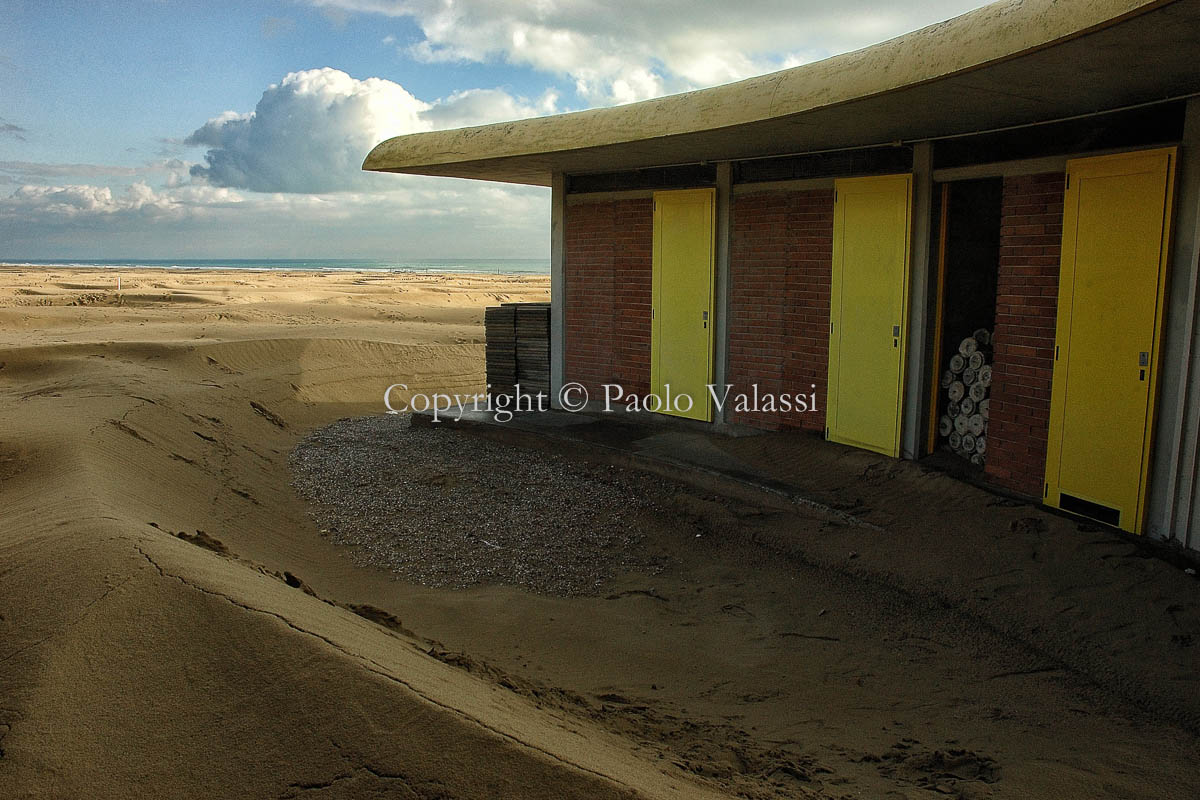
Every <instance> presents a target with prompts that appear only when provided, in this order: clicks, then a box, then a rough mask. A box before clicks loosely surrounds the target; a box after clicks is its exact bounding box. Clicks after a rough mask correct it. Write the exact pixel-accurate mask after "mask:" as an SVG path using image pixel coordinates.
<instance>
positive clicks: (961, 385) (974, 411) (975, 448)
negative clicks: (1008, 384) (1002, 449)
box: [938, 328, 992, 466]
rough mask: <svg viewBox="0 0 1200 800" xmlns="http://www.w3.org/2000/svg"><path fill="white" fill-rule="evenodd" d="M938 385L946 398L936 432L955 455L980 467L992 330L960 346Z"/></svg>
mask: <svg viewBox="0 0 1200 800" xmlns="http://www.w3.org/2000/svg"><path fill="white" fill-rule="evenodd" d="M941 386H942V390H943V391H945V393H946V397H945V401H944V404H943V412H942V416H941V419H940V420H939V423H938V433H940V434H941V436H942V440H943V441H944V442H945V443H946V444H947V446H948V447H949V448H950V450H951V451H953V452H954V453H955V454H956V455H958V456H961V457H962V458H965V459H968V460H969V461H970V462H971V463H972V464H977V465H981V466H982V465H983V463H984V461H985V459H986V457H987V430H988V418H989V416H990V408H989V406H990V405H991V401H990V399H989V397H990V395H991V388H992V334H991V331H988V330H987V329H985V328H980V329H978V330H977V331H975V332H974V333H973V334H971V335H970V336H968V337H967V338H965V339H963V340H962V342H961V343H959V345H958V352H956V353H954V354H953V355H952V356H950V360H949V362H948V363H947V364H946V370H945V371H944V372H943V373H942V378H941Z"/></svg>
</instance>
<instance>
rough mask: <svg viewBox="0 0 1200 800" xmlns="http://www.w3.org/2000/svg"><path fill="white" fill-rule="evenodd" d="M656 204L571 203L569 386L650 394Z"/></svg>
mask: <svg viewBox="0 0 1200 800" xmlns="http://www.w3.org/2000/svg"><path fill="white" fill-rule="evenodd" d="M653 227H654V210H653V205H652V201H651V200H650V198H648V197H647V198H638V199H631V200H605V201H600V202H593V203H572V204H569V205H568V206H567V210H566V220H565V230H564V238H565V240H566V241H565V246H566V247H565V249H566V252H565V260H566V265H565V277H566V281H565V289H566V297H565V301H566V302H565V312H566V320H565V327H566V331H565V332H566V346H565V352H564V355H565V356H566V370H565V380H567V381H579V382H580V383H582V384H583V385H585V386H587V387H588V392H589V393H590V394H591V397H592V399H594V400H601V399H603V390H602V389H601V388H600V387H601V385H602V384H605V383H617V384H620V385H621V386H622V387H624V389H625V391H627V392H637V393H638V394H646V393H647V392H649V391H650V300H651V294H650V293H651V284H650V279H651V272H650V270H651V248H652V245H653Z"/></svg>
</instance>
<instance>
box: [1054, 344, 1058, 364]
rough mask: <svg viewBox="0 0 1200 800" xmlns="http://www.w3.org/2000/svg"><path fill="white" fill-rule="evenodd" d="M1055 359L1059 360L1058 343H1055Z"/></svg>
mask: <svg viewBox="0 0 1200 800" xmlns="http://www.w3.org/2000/svg"><path fill="white" fill-rule="evenodd" d="M1054 360H1055V361H1058V345H1054Z"/></svg>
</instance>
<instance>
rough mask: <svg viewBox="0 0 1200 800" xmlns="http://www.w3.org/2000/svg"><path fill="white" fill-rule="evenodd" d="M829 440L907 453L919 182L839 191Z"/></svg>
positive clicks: (854, 181)
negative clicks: (903, 424)
mask: <svg viewBox="0 0 1200 800" xmlns="http://www.w3.org/2000/svg"><path fill="white" fill-rule="evenodd" d="M835 191H836V199H835V200H834V217H833V220H834V221H833V285H832V287H831V307H830V315H829V319H830V330H829V399H828V403H827V406H828V408H827V411H826V415H827V424H828V429H827V435H828V437H829V438H830V439H832V440H833V441H835V442H842V443H843V444H849V445H853V446H855V447H861V448H863V449H866V450H873V451H875V452H878V453H884V454H886V455H889V456H892V457H895V456H898V455H899V453H900V412H901V398H902V392H903V389H904V349H905V348H904V343H905V339H906V336H907V331H905V325H906V323H907V316H908V263H909V238H910V225H911V220H910V217H911V212H912V176H910V175H886V176H882V177H871V178H848V179H846V180H839V181H837V182H836V184H835Z"/></svg>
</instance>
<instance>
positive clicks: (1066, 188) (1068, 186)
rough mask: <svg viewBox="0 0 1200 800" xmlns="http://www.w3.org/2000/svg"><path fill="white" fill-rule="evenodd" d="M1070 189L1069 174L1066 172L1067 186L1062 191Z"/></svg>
mask: <svg viewBox="0 0 1200 800" xmlns="http://www.w3.org/2000/svg"><path fill="white" fill-rule="evenodd" d="M1070 188H1071V173H1069V172H1068V173H1067V185H1066V187H1064V189H1065V190H1069V189H1070Z"/></svg>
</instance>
